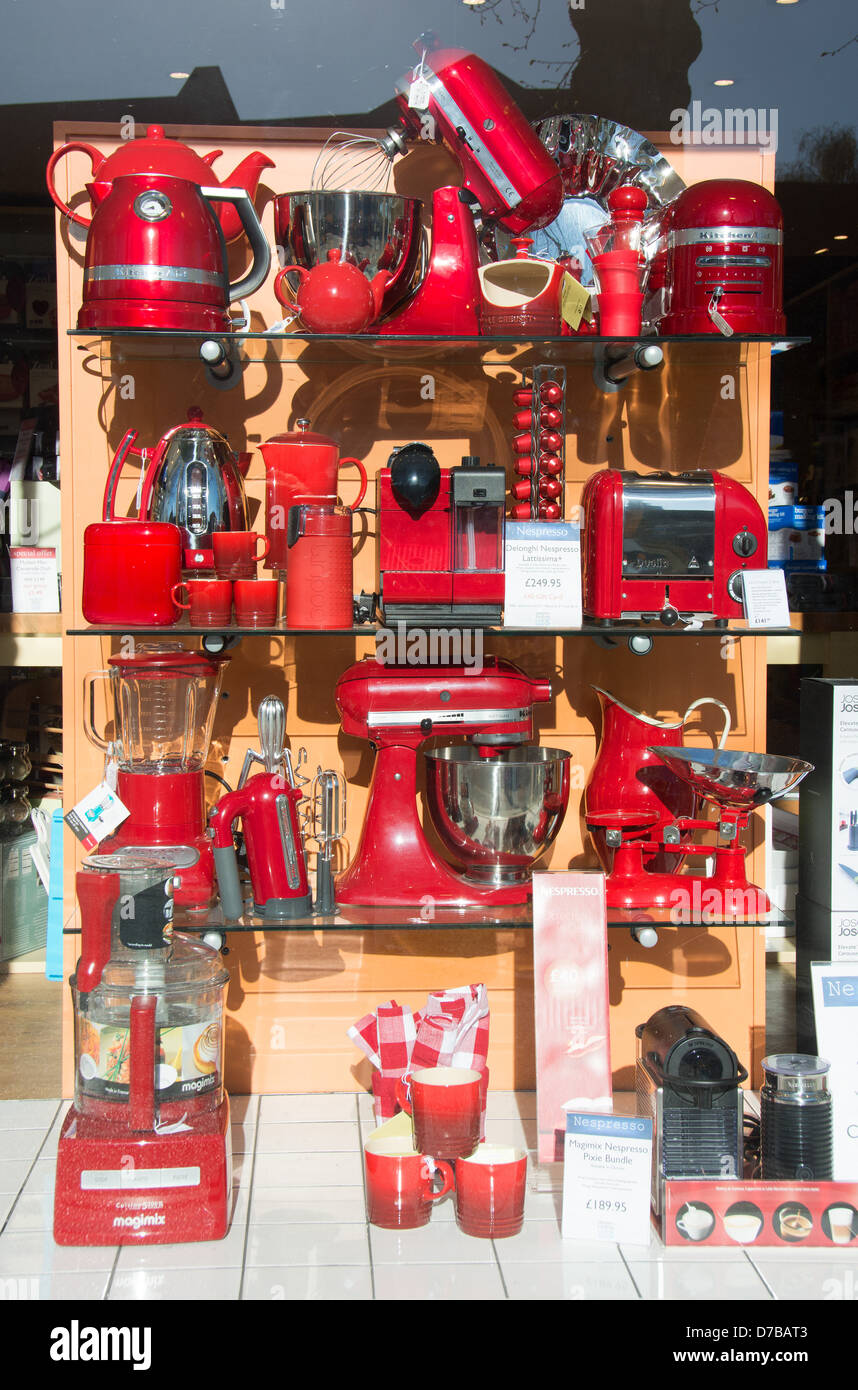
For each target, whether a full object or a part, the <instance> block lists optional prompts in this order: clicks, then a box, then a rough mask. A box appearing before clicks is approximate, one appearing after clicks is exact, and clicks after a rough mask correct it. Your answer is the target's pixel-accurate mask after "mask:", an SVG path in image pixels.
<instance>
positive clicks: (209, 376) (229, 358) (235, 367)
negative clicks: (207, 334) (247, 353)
mask: <svg viewBox="0 0 858 1390" xmlns="http://www.w3.org/2000/svg"><path fill="white" fill-rule="evenodd" d="M200 360H201V362H202V364H203V366H204V367H205V369H206V380H207V381H208V384H209V385H210V386H214V387H215V389H216V390H217V391H232V390H233V389H234V388H235V387H236V386H238V384H239V382H240V381H241V378H242V374H243V372H244V364H243V362H242V360H241V358H240V356H239V354H238V348H237V347H236V344H235V343H234V342H230V341H229V340H228V339H227V338H206V339H204V341H203V342H202V343H200Z"/></svg>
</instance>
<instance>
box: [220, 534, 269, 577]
mask: <svg viewBox="0 0 858 1390" xmlns="http://www.w3.org/2000/svg"><path fill="white" fill-rule="evenodd" d="M260 541H261V542H262V549H261V550H260V549H258V543H259V542H260ZM268 548H269V545H268V541H267V540H266V538H265V536H261V535H259V533H258V532H257V531H215V533H214V535H213V536H212V550H213V552H214V567H215V573H216V574H217V577H218V579H253V578H254V576H255V575H256V566H257V564H258V563H259V561H260V560H264V559H265V556H266V555H267V554H268Z"/></svg>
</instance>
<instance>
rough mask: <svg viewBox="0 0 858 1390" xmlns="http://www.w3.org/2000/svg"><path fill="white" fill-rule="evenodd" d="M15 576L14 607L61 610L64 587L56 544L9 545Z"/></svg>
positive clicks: (32, 610)
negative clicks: (51, 545)
mask: <svg viewBox="0 0 858 1390" xmlns="http://www.w3.org/2000/svg"><path fill="white" fill-rule="evenodd" d="M9 568H10V571H11V576H12V611H13V612H15V613H59V611H60V587H59V576H58V573H57V552H56V550H55V549H54V548H53V547H47V546H46V547H44V548H41V547H37V546H26V545H12V546H10V547H9Z"/></svg>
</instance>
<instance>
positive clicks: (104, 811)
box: [65, 782, 131, 850]
mask: <svg viewBox="0 0 858 1390" xmlns="http://www.w3.org/2000/svg"><path fill="white" fill-rule="evenodd" d="M130 815H131V812H130V811H129V810H128V807H127V806H125V805H124V804H123V803H122V802H121V801H120V800H119V797H118V796H117V795H116V792H115V791H112V790H111V788H110V787H109V786H108V785H107V782H100V783H99V785H98V786H97V787H94V788H93V790H92V791H91V792H88V793H87V795H86V796H84V797H82V798H81V800H80V801H78V803H77V804H76V805H75V806H73V807H72V809H71V810H70V811H69V812H68V814H67V815H66V817H65V820H66V824H67V825H68V827H69V830H71V831H72V833H73V834H74V835H76V836H77V838H78V839H79V840H80V841H81V843H82V844H83V846H84V847H85V848H86V849H88V850H93V849H95V847H96V845H98V844H100V843H101V841H102V840H106V839H107V836H108V835H112V834H113V832H114V830H116V829H117V828H118V827H119V826H120V825H121V824H122V822H123V821H124V820H126V819H127V818H128V816H130Z"/></svg>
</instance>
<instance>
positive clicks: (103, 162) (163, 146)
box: [46, 125, 274, 242]
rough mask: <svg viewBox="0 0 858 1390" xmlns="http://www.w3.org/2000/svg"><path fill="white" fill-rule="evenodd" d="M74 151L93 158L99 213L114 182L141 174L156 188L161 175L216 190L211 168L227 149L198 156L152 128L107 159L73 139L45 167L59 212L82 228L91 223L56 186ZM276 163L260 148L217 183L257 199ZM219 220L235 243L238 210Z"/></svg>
mask: <svg viewBox="0 0 858 1390" xmlns="http://www.w3.org/2000/svg"><path fill="white" fill-rule="evenodd" d="M72 150H80V151H81V152H82V153H83V154H86V155H88V156H89V159H90V162H91V164H92V174H93V182H92V183H88V184H87V185H86V188H87V192H88V193H89V196H90V200H91V202H92V206H93V208H94V209H96V210H97V209H98V208H99V207H100V206H101V204H102V203H103V202H104V199H105V198H106V197H107V195H108V194H109V193H110V191H111V187H112V185H113V180H114V179H116V178H121V177H124V176H125V175H126V174H142V175H145V177H146V178H147V179H148V180H149V182H150V183H151V184H152V185H153V186H154V185H155V183H156V182H157V179H158V176H159V175H163V176H164V177H167V178H178V179H184V180H185V181H186V182H188V183H196V184H200V185H204V186H205V187H216V186H218V180H217V178H216V177H215V175H214V174H213V173H212V169H211V166H212V164H214V162H215V160H216V159H217V158H218V156H219V155H221V154H223V150H212V151H211V153H210V154H205V155H199V154H196V153H195V151H194V150H192V149H190V148H189V147H188V146H187V145H183V144H182V142H181V141H180V140H171V139H169V138H168V137H167V136H166V135H165V134H164V130H163V127H162V126H159V125H150V126H149V127H148V129H147V131H146V134H145V136H142V137H141V138H140V139H139V140H124V141H123V142H122V144H121V145H120V146H119V148H118V149H116V150H114V152H113V154H111V155H107V156H105V155H103V154H102V153H101V151H100V150H97V149H96V148H95V147H94V146H93V145H87V144H85V143H84V142H83V141H82V140H69V141H68V142H67V143H66V144H65V145H61V146H60V148H59V149H58V150H54V152H53V154H52V155H51V157H50V159H49V160H48V167H47V174H46V177H47V184H48V192H49V193H50V195H51V197H52V198H53V200H54V202H55V203H56V205H57V207H58V208H59V210H60V212H62V213H64V214H65V216H66V217H70V218H71V220H72V222H76V223H77V225H78V226H79V227H89V226H90V219H89V218H88V217H84V216H83V214H82V213H81V212H79V211H74V212H73V211H72V209H71V208H70V207H69V206H68V204H67V203H66V202H64V201H63V199H62V198H61V197H60V195H59V193H58V192H57V190H56V186H55V184H54V172H55V170H56V167H57V165H58V164H59V162H60V160H62V159H65V157H66V155H67V154H69V153H70V152H71V151H72ZM273 167H274V161H273V160H271V159H269V158H268V155H266V154H261V153H260V151H259V150H254V151H253V153H252V154H249V155H247V156H246V157H245V158H244V159H243V160H242V161H241V163H240V164H237V165H236V167H235V168H234V169H233V171H232V173H231V174H230V175H229V177H228V178H226V179H224V181H223V182H222V183H221V184H220V185H219V186H220V187H221V188H229V189H233V188H235V189H243V190H244V192H245V193H246V194H247V196H248V197H249V198H253V196H254V195H255V193H256V189H257V186H258V184H259V176H260V174H261V173H262V170H263V169H273ZM218 218H219V220H220V224H221V226H222V228H223V234H224V237H225V239H226V241H227V242H231V241H235V240H236V238H237V237H239V236H240V235H241V232H242V222H241V218H240V217H239V214H238V211H237V210H236V208H234V207H225V208H220V209H218Z"/></svg>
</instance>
